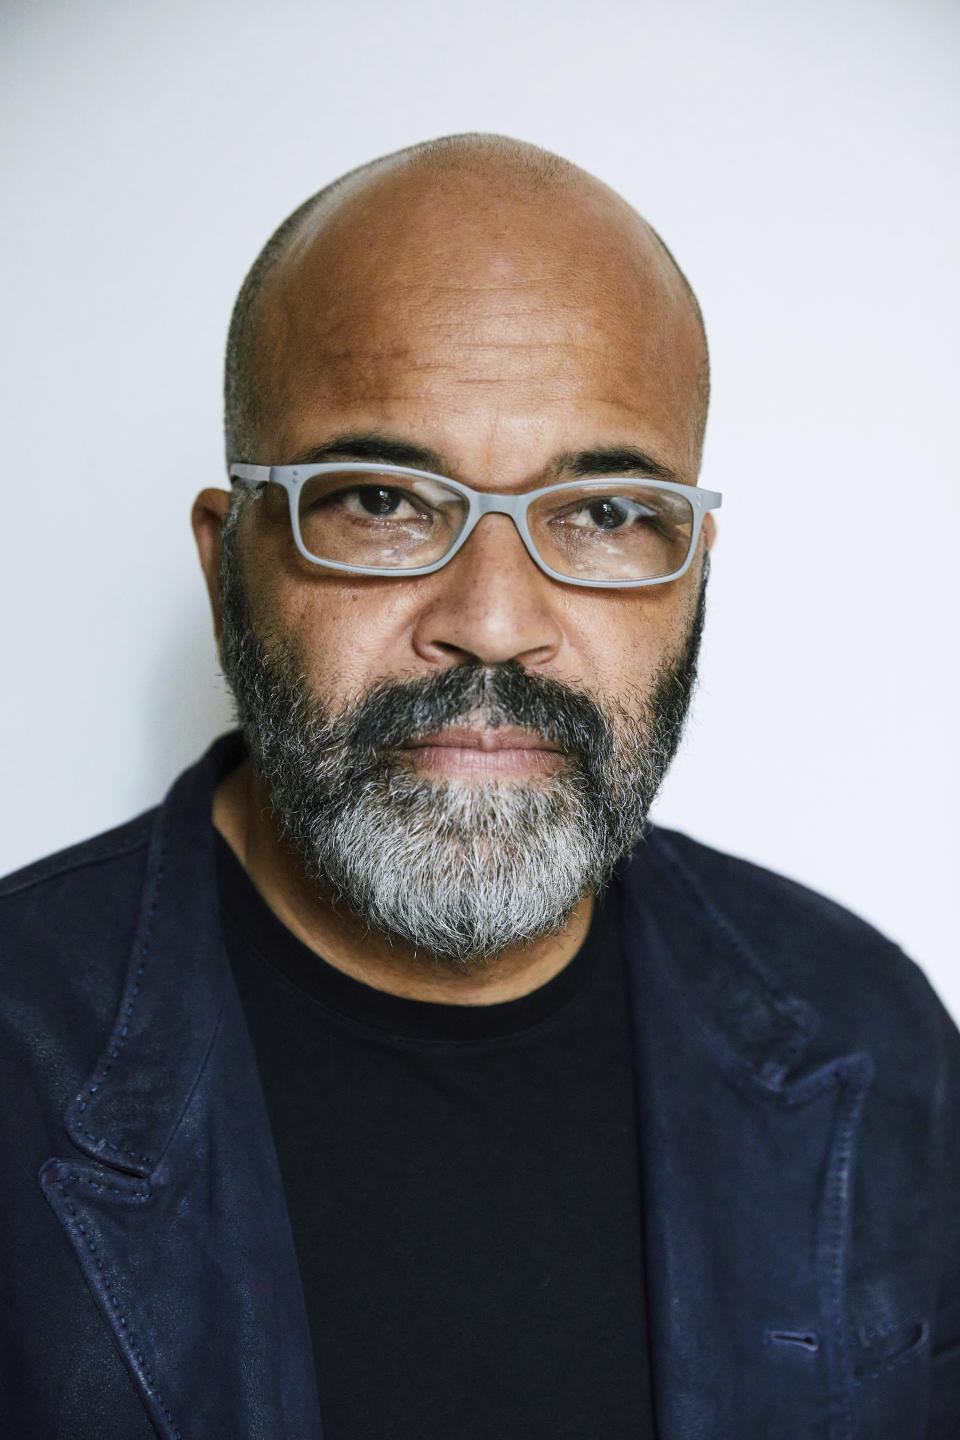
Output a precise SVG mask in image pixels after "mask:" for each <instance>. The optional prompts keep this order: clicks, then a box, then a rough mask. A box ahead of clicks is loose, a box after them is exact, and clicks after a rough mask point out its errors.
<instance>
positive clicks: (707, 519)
mask: <svg viewBox="0 0 960 1440" xmlns="http://www.w3.org/2000/svg"><path fill="white" fill-rule="evenodd" d="M700 533H701V534H702V535H703V538H704V542H705V544H706V547H707V549H708V550H709V549H711V547H712V545H713V542H714V540H716V538H717V522H716V520H714V518H713V512H712V511H711V510H708V511H707V513H706V515H704V517H703V525H702V527H701V532H700Z"/></svg>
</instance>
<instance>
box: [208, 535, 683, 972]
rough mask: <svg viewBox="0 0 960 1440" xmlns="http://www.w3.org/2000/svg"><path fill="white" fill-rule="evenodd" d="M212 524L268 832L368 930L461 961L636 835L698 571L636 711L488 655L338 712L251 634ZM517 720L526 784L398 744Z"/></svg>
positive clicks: (542, 914)
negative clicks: (674, 641)
mask: <svg viewBox="0 0 960 1440" xmlns="http://www.w3.org/2000/svg"><path fill="white" fill-rule="evenodd" d="M235 517H236V512H233V513H232V514H231V516H230V517H229V519H228V521H227V523H226V525H225V527H224V543H223V562H222V567H221V600H222V605H223V625H224V628H223V641H222V655H223V668H224V673H225V675H226V677H227V680H228V682H229V684H230V687H231V689H232V691H233V695H234V699H235V701H236V707H237V718H238V720H239V723H240V726H241V728H242V730H243V734H244V737H245V739H246V743H247V747H248V749H249V753H250V758H251V761H252V764H253V766H254V769H255V771H256V773H257V774H258V776H259V777H260V779H261V781H262V782H263V785H264V787H265V789H266V792H267V795H268V797H269V801H270V805H271V808H272V811H273V814H274V817H275V819H276V821H277V824H278V826H279V829H280V832H281V833H282V835H283V837H284V839H285V840H286V841H287V843H288V844H289V845H290V846H291V847H292V848H293V850H294V851H295V852H296V854H297V855H298V857H299V859H300V861H301V862H302V864H303V866H304V868H305V870H306V873H307V875H308V876H309V877H310V878H311V879H312V880H313V881H314V882H315V883H316V885H317V886H318V888H319V890H320V892H321V893H322V894H323V895H324V896H325V897H326V898H328V899H329V900H331V901H332V902H333V903H334V904H335V905H336V906H337V907H344V908H345V909H346V910H347V911H349V912H350V913H351V914H352V915H353V916H355V917H357V918H359V919H360V920H361V921H362V922H365V924H366V925H367V926H368V927H369V928H370V929H372V930H374V931H377V932H379V933H381V934H383V935H385V936H387V937H390V938H393V939H398V940H401V941H403V942H405V943H406V944H407V945H410V946H412V947H414V949H415V950H416V951H417V952H418V953H420V954H422V955H424V956H425V957H428V958H432V959H434V960H435V961H437V962H439V963H443V964H445V965H447V966H448V967H450V968H454V969H456V970H458V971H460V972H462V973H466V972H469V971H471V970H476V969H478V968H480V967H482V966H483V965H484V964H485V963H487V962H489V960H490V959H491V958H492V957H494V956H496V955H498V954H499V953H500V952H502V951H503V950H504V949H506V948H507V947H508V946H512V945H517V944H521V943H523V942H526V941H530V940H533V939H536V938H538V937H540V936H544V935H549V934H555V933H557V932H558V931H560V930H562V929H563V927H564V926H565V924H566V923H567V921H568V920H569V918H570V915H571V913H572V912H573V910H574V908H575V906H576V905H577V904H578V903H579V902H580V901H581V900H582V899H583V898H584V897H585V896H586V895H588V894H591V893H595V892H596V891H598V890H600V889H601V888H602V887H603V886H604V885H605V884H606V883H607V881H608V880H609V878H610V876H611V874H612V873H613V870H614V868H615V866H616V865H617V863H618V861H620V860H621V859H622V858H623V856H624V855H625V854H627V853H628V852H629V850H630V849H631V848H632V847H633V845H634V844H635V843H636V842H637V840H638V839H639V838H640V836H641V835H642V832H643V828H644V825H645V823H646V817H647V813H648V811H649V809H650V806H651V804H652V802H653V799H654V797H655V795H656V793H657V790H658V789H659V787H660V784H661V782H662V780H663V777H664V775H665V773H666V771H667V768H668V766H669V764H670V761H671V760H672V758H673V756H674V754H675V753H676V750H677V746H678V745H679V743H680V738H681V735H682V732H683V726H684V721H685V719H686V715H687V711H688V709H689V704H690V699H691V695H692V692H693V688H694V684H695V680H696V665H697V655H698V652H699V645H700V636H701V632H702V628H703V619H704V609H705V590H706V578H707V571H706V565H705V567H704V574H703V580H702V582H701V587H700V594H699V598H698V603H697V609H696V613H695V615H694V617H693V621H692V623H691V627H690V631H689V634H688V636H687V639H686V642H685V644H684V646H683V649H682V651H681V653H680V654H679V655H677V656H674V657H672V658H671V659H669V660H668V661H667V662H665V664H664V665H663V667H662V668H661V670H660V672H659V674H658V676H657V679H656V682H655V684H654V686H653V688H652V691H651V693H650V694H649V695H648V697H647V698H646V699H645V700H641V699H639V698H638V703H637V709H636V712H635V713H633V712H628V711H627V710H626V709H625V708H624V707H623V706H621V705H619V704H614V703H611V702H610V701H609V700H604V701H603V702H602V704H601V703H600V702H599V701H598V700H596V699H595V698H593V697H592V696H591V695H589V694H587V693H586V692H585V691H583V690H580V689H575V688H573V687H571V686H568V685H564V684H561V683H560V682H558V681H556V680H552V679H548V678H545V677H543V676H540V675H536V674H532V673H530V672H528V671H526V670H525V669H524V668H523V667H522V666H521V665H519V664H517V663H516V662H513V661H510V662H507V663H506V664H502V665H491V666H488V665H482V664H479V663H473V662H464V663H462V664H459V665H455V666H453V667H452V668H450V669H448V670H445V671H442V672H441V673H439V674H437V675H434V676H430V677H428V678H426V679H418V680H407V681H384V682H382V683H380V684H377V685H375V686H374V687H372V688H371V689H370V690H369V691H368V692H367V694H366V695H364V696H363V698H362V699H361V700H359V701H358V702H356V703H355V704H353V705H351V706H349V707H348V708H346V709H344V710H343V711H342V712H341V713H339V714H333V713H331V712H329V711H328V710H327V709H326V708H325V707H324V705H323V704H322V703H321V702H320V701H319V700H318V699H317V698H316V696H315V695H313V694H312V693H311V692H310V689H309V686H308V684H307V681H306V679H305V676H304V674H303V671H302V670H301V668H300V667H299V666H298V664H297V661H296V658H295V656H294V654H293V653H292V650H291V648H290V646H289V645H288V644H287V643H285V642H283V641H282V640H281V641H276V642H274V643H272V644H271V646H270V648H269V650H268V648H267V647H266V646H265V644H264V643H263V642H262V641H261V640H260V639H259V637H258V636H257V635H256V634H255V632H254V629H253V625H252V622H251V617H250V613H249V608H248V605H247V599H246V593H245V590H244V586H243V583H242V578H241V576H240V571H239V566H238V562H237V554H236V543H235V532H236V518H235ZM466 721H469V722H470V724H471V725H475V724H483V725H488V726H491V727H498V726H504V725H510V726H521V727H524V728H527V729H530V730H533V731H535V732H536V733H537V734H538V735H540V736H542V737H543V739H545V740H547V741H549V742H551V743H552V744H556V745H558V746H559V747H560V748H561V750H562V751H563V754H564V756H565V760H566V764H565V765H564V767H563V768H562V769H561V770H560V771H558V772H556V773H554V774H552V775H549V776H545V777H538V778H537V779H535V780H530V781H525V782H522V783H521V782H514V781H504V782H497V783H487V784H484V783H468V782H461V781H456V780H448V781H444V780H430V779H425V778H422V777H421V776H419V775H418V774H417V773H416V771H415V770H414V768H413V766H412V763H411V762H410V761H409V760H407V759H406V758H405V757H404V756H403V755H402V753H400V751H399V747H400V746H402V745H405V744H409V743H410V742H411V741H413V740H415V739H417V738H418V737H420V736H423V735H427V734H430V733H433V732H435V731H437V730H442V729H444V728H445V727H446V726H449V725H453V724H463V723H464V722H466Z"/></svg>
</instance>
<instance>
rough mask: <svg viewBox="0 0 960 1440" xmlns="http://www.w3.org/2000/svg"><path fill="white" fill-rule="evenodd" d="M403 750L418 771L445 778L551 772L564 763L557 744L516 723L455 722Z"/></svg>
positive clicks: (485, 777)
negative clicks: (472, 724) (492, 726)
mask: <svg viewBox="0 0 960 1440" xmlns="http://www.w3.org/2000/svg"><path fill="white" fill-rule="evenodd" d="M400 749H401V753H402V754H403V755H405V756H407V758H408V759H409V760H410V761H411V763H412V764H413V766H414V768H415V769H416V770H417V771H418V772H420V773H422V774H432V775H442V776H444V777H446V778H451V777H454V776H458V777H470V778H474V779H490V778H496V777H505V778H526V777H531V776H536V775H551V774H554V773H555V772H556V771H557V770H560V769H562V767H563V765H564V763H565V757H564V753H563V751H562V750H561V749H560V747H559V746H558V745H555V744H554V743H553V742H552V741H550V740H544V739H543V737H542V736H541V735H537V734H536V733H535V732H534V731H532V730H523V729H520V728H519V727H515V726H503V727H502V728H497V729H490V728H488V727H477V728H474V727H468V726H456V725H452V726H450V727H449V728H447V729H445V730H438V731H436V732H433V733H431V734H427V735H420V736H418V737H417V739H416V740H412V741H410V742H409V743H408V744H406V745H403V746H401V747H400Z"/></svg>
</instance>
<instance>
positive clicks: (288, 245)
mask: <svg viewBox="0 0 960 1440" xmlns="http://www.w3.org/2000/svg"><path fill="white" fill-rule="evenodd" d="M531 327H533V329H532V328H531ZM412 328H419V329H420V330H426V331H427V332H428V333H429V334H430V335H432V336H433V338H434V339H436V338H438V337H439V338H441V339H442V338H444V336H446V337H447V339H448V340H449V343H448V344H447V346H446V349H445V350H444V351H443V353H442V354H441V353H440V352H439V351H437V353H436V354H432V355H431V356H429V357H425V356H424V355H422V354H415V353H414V350H413V348H412V347H411V346H410V343H409V337H410V334H411V329H412ZM534 330H535V332H536V333H533V331H534ZM455 332H456V333H455ZM598 343H602V344H604V345H605V346H606V347H607V348H608V349H610V350H611V351H612V350H614V349H616V350H617V352H618V353H622V356H623V363H624V366H627V367H629V365H630V364H631V363H633V364H634V365H635V367H636V369H637V374H638V375H642V373H643V372H645V371H647V372H648V371H650V370H651V369H652V368H656V369H657V370H658V371H659V374H660V388H661V389H664V388H665V389H666V391H667V392H668V394H669V396H670V400H671V403H672V404H673V405H674V406H675V407H679V409H681V410H683V411H684V412H686V421H685V424H686V428H687V429H688V430H689V450H690V464H689V466H688V467H685V468H689V469H692V471H693V474H694V475H695V473H696V468H697V467H698V465H699V455H700V449H701V447H702V441H703V432H704V426H705V423H706V413H707V402H708V397H709V364H708V358H707V346H706V336H705V333H704V329H703V322H702V319H701V315H700V310H699V306H698V305H697V301H696V298H695V296H694V294H693V291H692V289H691V288H690V285H689V284H688V282H687V280H686V278H685V277H684V276H683V274H682V272H681V271H680V269H679V267H678V266H677V264H676V262H675V261H674V259H673V257H672V255H671V254H670V252H669V251H668V250H667V248H666V246H665V245H664V244H663V242H662V241H661V240H660V238H659V237H658V236H657V234H656V232H655V231H653V230H652V229H651V227H650V226H649V225H648V224H647V223H646V221H644V220H643V219H642V218H641V217H640V216H639V215H638V214H637V213H636V212H635V211H634V210H633V209H631V207H630V206H629V205H627V203H626V202H625V201H624V200H623V199H622V198H621V197H620V196H619V195H617V194H616V193H615V192H614V191H612V190H610V189H609V188H608V187H607V186H605V185H603V184H602V183H601V182H600V181H598V180H596V179H595V178H594V177H593V176H590V175H588V174H587V173H586V172H585V171H583V170H581V169H579V167H577V166H575V165H573V164H572V163H570V162H569V161H567V160H564V159H562V158H561V157H559V156H557V155H553V154H551V153H550V152H548V151H545V150H541V149H539V148H537V147H535V146H532V145H527V144H523V143H521V142H519V141H515V140H509V139H505V138H503V137H499V136H485V135H460V136H452V137H448V138H445V139H441V140H434V141H429V142H426V143H425V144H421V145H416V146H413V147H410V148H409V149H405V150H401V151H398V152H396V153H395V154H392V155H387V156H384V157H381V158H379V159H376V160H373V161H370V162H369V163H368V164H366V165H363V166H362V167H360V168H359V169H357V170H354V171H351V172H349V173H348V174H347V175H344V176H342V177H340V178H339V179H338V180H335V181H334V182H333V183H332V184H330V185H328V186H327V187H325V189H323V190H321V191H319V192H318V193H317V194H316V195H314V196H312V197H311V198H310V199H309V200H307V201H306V202H305V203H304V204H303V205H301V206H300V207H299V208H298V209H297V210H295V211H294V212H293V214H292V215H290V216H289V217H288V218H287V219H286V220H285V221H284V222H283V224H282V225H281V226H280V227H279V228H278V229H277V231H276V232H275V233H274V234H273V235H272V236H271V238H270V239H269V240H268V242H267V244H266V245H265V246H264V248H263V250H262V251H261V253H260V255H259V256H258V257H257V259H256V261H255V262H254V265H253V267H252V268H251V270H250V273H249V274H248V276H247V278H246V280H245V281H244V284H243V286H242V288H241V291H240V294H239V296H238V298H237V302H236V306H235V308H234V312H233V317H232V320H231V325H230V334H229V340H228V346H227V364H226V385H225V399H226V444H227V454H228V457H229V458H230V459H233V460H237V459H242V460H260V461H264V462H268V463H279V462H280V461H281V460H282V459H286V458H289V453H290V451H289V448H288V447H286V441H287V438H288V437H287V436H286V435H285V434H284V417H285V415H286V414H287V412H288V409H289V404H290V395H291V389H292V382H293V376H294V374H295V373H296V375H297V388H298V389H300V390H301V392H302V388H303V387H302V380H303V377H304V374H306V376H307V379H308V381H309V380H310V379H311V378H312V379H313V380H315V390H316V396H317V401H318V403H322V401H323V397H324V396H325V395H327V396H329V395H331V394H335V395H336V396H337V397H338V399H342V398H343V396H344V395H345V394H346V393H347V391H351V390H352V391H357V390H358V389H359V391H361V392H362V391H364V390H367V391H370V392H371V394H372V393H373V392H374V391H376V390H377V388H378V379H377V376H378V367H379V365H380V364H381V363H382V361H383V359H384V357H385V356H387V357H389V358H392V360H393V361H394V362H396V361H397V360H398V359H401V358H402V356H403V354H404V352H405V351H407V350H409V356H408V363H409V365H410V367H411V370H410V373H411V376H412V377H415V375H420V376H422V375H423V374H424V373H425V371H428V370H429V369H430V368H432V367H441V368H443V367H446V368H448V369H449V368H450V367H451V366H454V365H457V364H462V365H463V367H464V380H465V383H473V382H476V383H478V384H480V385H484V384H486V385H492V384H494V383H495V382H496V378H497V375H498V374H500V373H501V371H502V369H503V367H504V366H506V367H507V370H508V371H509V369H510V365H511V357H512V356H519V355H520V352H521V351H523V352H524V354H525V356H526V358H527V361H528V362H529V357H530V353H531V346H532V347H533V348H534V349H536V348H539V350H540V353H541V355H542V365H541V376H540V378H541V379H542V381H543V382H544V385H545V388H546V394H547V396H548V398H549V397H550V394H551V386H550V383H549V382H550V375H551V373H552V370H553V369H554V368H555V360H556V357H557V355H558V354H559V353H560V352H561V351H563V350H566V351H570V350H571V349H572V348H573V349H575V348H576V347H577V346H579V347H581V349H582V350H583V351H584V353H596V347H597V345H598ZM558 347H559V348H558ZM421 349H422V347H421ZM435 349H436V347H435ZM498 367H499V368H498ZM528 368H529V366H528ZM567 369H568V370H569V369H570V367H569V366H567ZM312 371H316V374H315V376H313V377H311V372H312ZM664 374H666V375H667V376H668V383H667V385H666V387H664V385H663V383H662V380H663V376H664ZM507 378H508V379H509V378H510V376H509V375H508V376H507ZM620 378H621V381H624V380H625V377H624V376H621V377H620ZM570 383H571V382H570V376H569V375H568V374H565V375H563V376H562V377H560V376H558V380H557V385H556V387H555V388H556V391H557V395H556V399H557V400H560V401H562V395H563V392H564V391H565V390H569V389H570ZM629 383H630V382H629V380H626V384H627V385H629ZM416 396H417V384H416V383H413V384H412V386H411V390H410V399H411V404H412V406H413V408H414V409H415V408H416Z"/></svg>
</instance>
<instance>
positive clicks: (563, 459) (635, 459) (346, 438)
mask: <svg viewBox="0 0 960 1440" xmlns="http://www.w3.org/2000/svg"><path fill="white" fill-rule="evenodd" d="M327 460H345V461H353V460H369V461H371V462H373V463H374V464H380V465H404V466H406V467H407V468H408V469H413V470H429V471H431V472H432V473H433V474H434V475H443V474H444V472H445V469H446V461H445V460H444V458H443V456H442V455H441V454H440V453H439V452H438V451H436V450H431V449H430V448H429V447H428V446H425V445H416V444H414V443H413V442H412V441H410V440H401V439H399V438H398V437H396V436H392V435H380V434H377V433H376V432H375V431H361V432H357V433H351V434H346V435H335V436H334V437H333V438H332V439H331V440H325V441H324V443H323V444H322V445H312V446H311V447H310V448H309V449H307V450H301V451H300V452H299V453H298V454H297V455H295V456H294V457H293V459H292V460H291V461H289V462H288V463H289V464H291V465H322V464H323V463H324V461H327ZM549 469H550V471H551V472H552V473H553V475H554V476H555V478H556V479H560V478H562V477H564V476H567V475H569V476H571V477H572V478H574V479H583V478H585V477H588V476H593V475H597V476H600V475H636V474H641V475H648V476H650V478H651V479H654V480H676V479H677V476H676V474H675V473H674V471H673V470H671V469H669V467H668V466H666V465H663V464H662V463H661V462H660V461H658V460H655V459H654V458H653V456H652V455H648V454H647V452H646V451H645V450H641V449H639V448H638V447H637V446H635V445H605V446H600V447H597V448H594V449H591V450H576V451H574V450H568V451H563V452H562V453H561V454H559V455H556V456H554V458H553V460H552V462H551V464H550V466H549Z"/></svg>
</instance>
